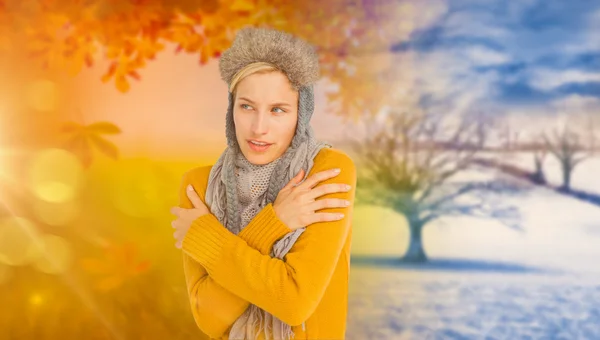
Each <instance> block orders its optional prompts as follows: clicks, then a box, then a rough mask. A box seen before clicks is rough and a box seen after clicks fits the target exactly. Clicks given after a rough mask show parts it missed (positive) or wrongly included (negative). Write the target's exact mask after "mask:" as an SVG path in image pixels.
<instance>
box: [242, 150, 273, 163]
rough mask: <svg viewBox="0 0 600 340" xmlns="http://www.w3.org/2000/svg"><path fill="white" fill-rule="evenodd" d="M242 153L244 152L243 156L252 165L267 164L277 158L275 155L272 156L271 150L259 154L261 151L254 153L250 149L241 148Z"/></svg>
mask: <svg viewBox="0 0 600 340" xmlns="http://www.w3.org/2000/svg"><path fill="white" fill-rule="evenodd" d="M242 153H243V154H244V157H246V159H247V160H248V162H250V163H252V164H254V165H265V164H269V163H271V162H272V161H274V160H275V159H277V157H274V156H273V154H272V153H271V152H268V153H264V154H261V153H256V152H254V151H252V150H248V149H246V150H243V151H242Z"/></svg>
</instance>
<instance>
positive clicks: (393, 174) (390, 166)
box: [352, 112, 516, 262]
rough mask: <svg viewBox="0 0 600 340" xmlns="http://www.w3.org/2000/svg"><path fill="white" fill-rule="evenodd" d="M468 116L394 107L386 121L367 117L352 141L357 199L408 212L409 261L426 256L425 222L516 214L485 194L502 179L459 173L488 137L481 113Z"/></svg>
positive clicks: (406, 215) (508, 219)
mask: <svg viewBox="0 0 600 340" xmlns="http://www.w3.org/2000/svg"><path fill="white" fill-rule="evenodd" d="M452 118H454V119H452ZM468 118H469V117H464V118H460V119H458V120H457V119H456V117H450V116H449V115H443V114H442V115H435V114H425V113H404V112H401V113H398V112H391V113H390V114H389V115H388V116H387V119H386V121H382V122H375V121H373V122H372V121H369V122H368V123H367V124H368V130H367V133H366V135H365V136H364V137H361V138H360V140H354V141H353V143H352V145H353V149H354V151H355V152H356V156H357V157H356V159H357V163H358V171H359V181H358V190H357V199H358V202H360V203H364V204H371V205H378V206H384V207H389V208H391V209H393V210H394V211H396V212H398V213H401V214H403V215H404V216H405V217H406V219H407V221H408V225H409V229H410V243H409V247H408V250H407V252H406V254H405V256H404V259H405V260H407V261H415V262H422V261H426V259H427V257H426V254H425V251H424V247H423V242H422V231H423V228H424V227H425V226H426V225H427V224H429V223H430V222H432V221H434V220H436V219H438V218H440V217H442V216H452V215H471V216H478V217H486V218H490V217H491V218H498V219H501V220H504V221H507V222H508V221H510V220H511V218H514V217H515V216H516V210H515V209H514V208H508V209H503V208H501V204H489V203H490V202H489V201H488V200H487V198H486V196H487V195H483V194H482V193H484V192H488V191H490V190H491V191H497V190H499V189H501V188H500V186H499V185H498V182H472V181H471V182H469V181H460V180H457V179H456V175H458V174H459V173H461V172H463V171H465V170H467V169H468V168H469V167H470V165H471V163H472V161H473V160H474V156H475V155H476V154H477V153H478V152H480V150H481V149H482V147H483V145H484V142H485V135H486V134H485V133H483V131H484V130H485V129H486V122H485V121H483V120H482V119H480V118H481V116H477V117H476V118H475V119H468ZM478 118H479V119H478Z"/></svg>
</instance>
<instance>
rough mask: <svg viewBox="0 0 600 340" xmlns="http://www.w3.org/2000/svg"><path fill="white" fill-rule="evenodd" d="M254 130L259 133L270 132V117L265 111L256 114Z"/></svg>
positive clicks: (253, 124)
mask: <svg viewBox="0 0 600 340" xmlns="http://www.w3.org/2000/svg"><path fill="white" fill-rule="evenodd" d="M252 132H253V133H254V134H257V135H264V134H266V133H267V132H269V118H268V116H267V115H266V114H265V113H262V112H261V113H258V114H257V115H255V116H254V122H253V123H252Z"/></svg>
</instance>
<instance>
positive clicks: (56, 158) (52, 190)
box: [30, 149, 83, 203]
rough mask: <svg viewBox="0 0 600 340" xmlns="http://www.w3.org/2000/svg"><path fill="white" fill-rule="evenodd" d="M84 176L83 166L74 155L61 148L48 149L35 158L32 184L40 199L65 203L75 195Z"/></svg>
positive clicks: (31, 172) (32, 168)
mask: <svg viewBox="0 0 600 340" xmlns="http://www.w3.org/2000/svg"><path fill="white" fill-rule="evenodd" d="M82 176H83V168H82V166H81V164H80V163H79V161H78V160H77V158H76V157H75V156H74V155H72V154H71V153H69V152H68V151H65V150H61V149H47V150H44V151H42V152H40V153H39V154H38V155H37V156H36V157H35V159H34V160H33V163H32V166H31V169H30V185H31V188H32V190H33V192H34V193H35V194H36V196H37V197H39V198H40V199H42V200H44V201H48V202H54V203H63V202H67V201H70V200H72V199H73V198H74V197H75V195H76V194H77V192H78V189H79V187H80V185H81V181H82Z"/></svg>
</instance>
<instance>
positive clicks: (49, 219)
mask: <svg viewBox="0 0 600 340" xmlns="http://www.w3.org/2000/svg"><path fill="white" fill-rule="evenodd" d="M34 210H35V214H36V216H37V218H38V219H39V220H40V221H43V222H44V223H46V224H48V225H51V226H62V225H66V224H68V223H70V222H72V221H73V220H74V219H75V218H76V217H77V215H78V213H79V204H78V202H77V201H76V200H73V201H68V202H64V203H52V202H46V201H42V200H36V202H35V206H34Z"/></svg>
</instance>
